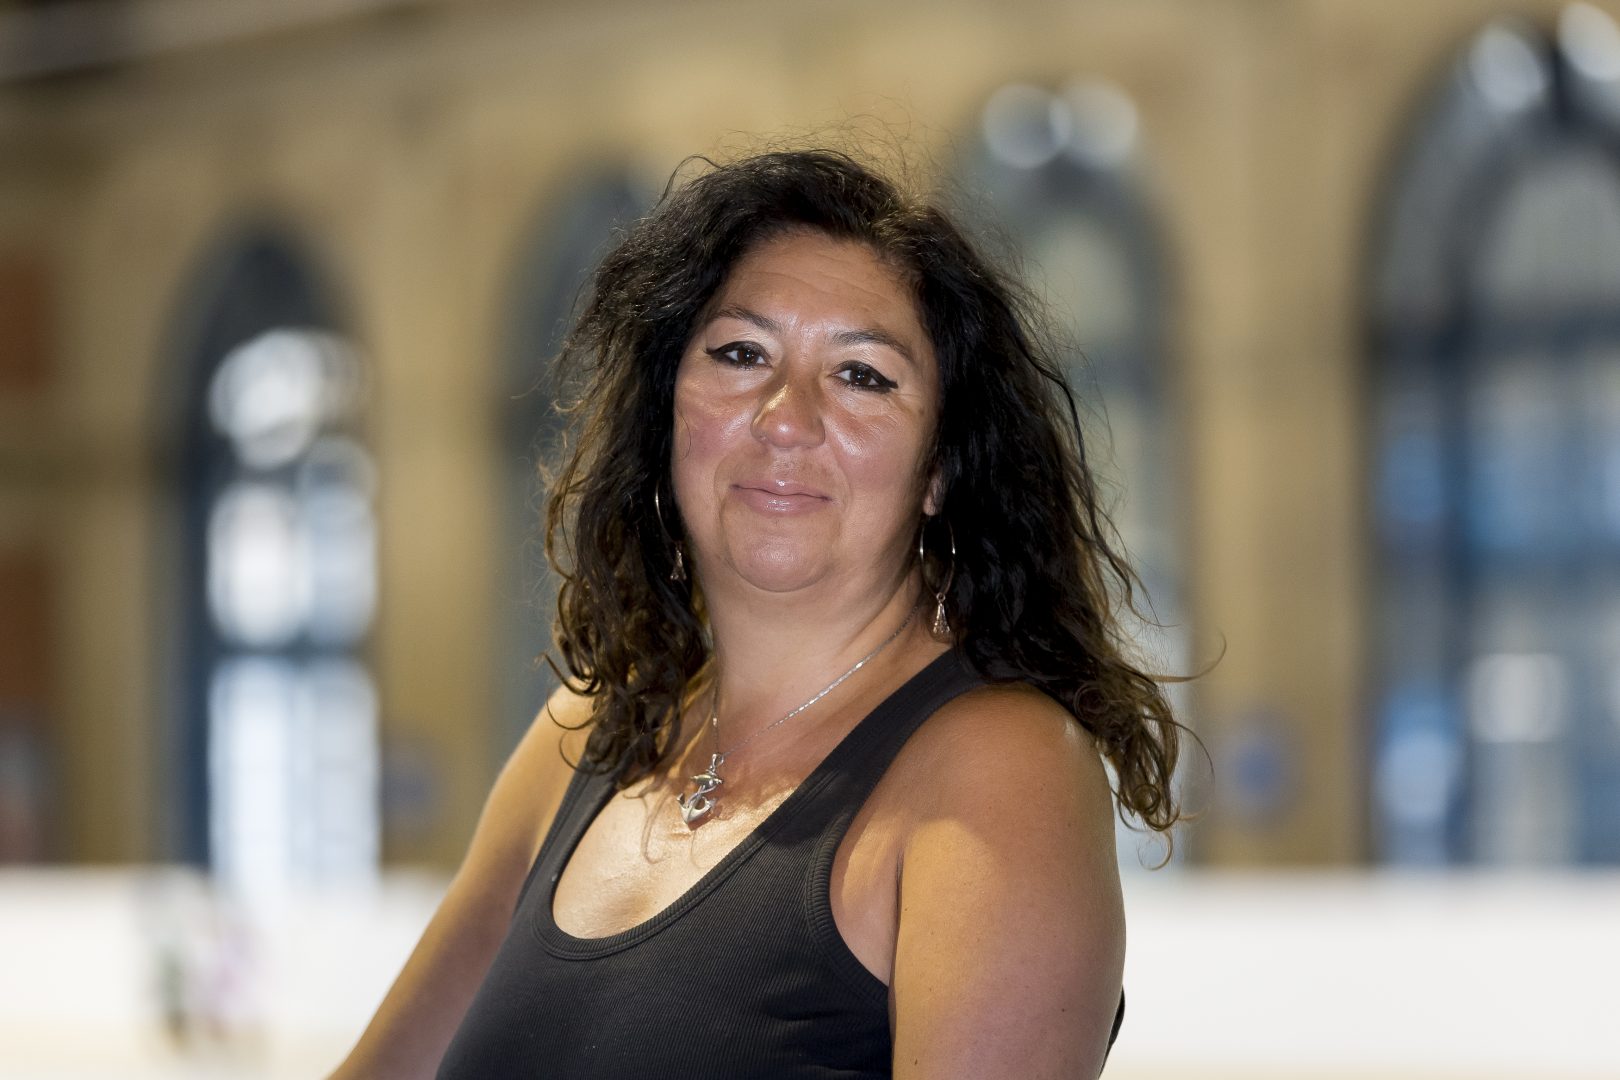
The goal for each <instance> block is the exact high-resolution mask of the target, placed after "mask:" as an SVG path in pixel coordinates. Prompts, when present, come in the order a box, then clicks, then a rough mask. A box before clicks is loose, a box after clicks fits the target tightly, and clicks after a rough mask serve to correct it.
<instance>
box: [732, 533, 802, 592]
mask: <svg viewBox="0 0 1620 1080" xmlns="http://www.w3.org/2000/svg"><path fill="white" fill-rule="evenodd" d="M821 554H822V550H819V549H815V548H813V547H810V546H809V545H805V544H803V543H798V542H787V541H782V540H774V541H769V540H767V541H761V542H759V543H755V544H751V545H747V546H746V547H742V548H740V549H739V550H734V551H733V552H732V553H731V556H732V558H731V565H732V567H733V568H734V569H735V570H736V572H737V576H738V577H741V578H742V579H743V580H744V581H746V582H748V583H749V584H750V585H752V586H754V587H755V588H757V589H762V590H764V591H765V592H774V593H786V592H793V591H795V590H797V589H802V588H804V587H806V586H808V585H813V584H815V583H816V582H817V581H819V580H821V578H822V576H823V573H824V571H825V569H826V567H825V566H824V565H823V562H822V559H821V557H820V556H821Z"/></svg>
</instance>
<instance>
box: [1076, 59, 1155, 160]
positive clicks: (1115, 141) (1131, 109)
mask: <svg viewBox="0 0 1620 1080" xmlns="http://www.w3.org/2000/svg"><path fill="white" fill-rule="evenodd" d="M1063 102H1064V103H1065V104H1066V105H1067V106H1068V111H1069V112H1070V113H1071V114H1072V116H1073V128H1074V131H1073V135H1072V136H1071V137H1070V139H1069V144H1068V150H1069V153H1070V155H1071V156H1072V157H1074V158H1076V159H1077V160H1079V161H1080V162H1081V163H1082V164H1084V165H1090V166H1092V167H1093V168H1100V169H1111V168H1117V167H1118V166H1120V165H1123V164H1124V163H1125V162H1126V161H1128V160H1129V159H1130V156H1131V154H1132V152H1133V151H1134V150H1135V149H1136V139H1137V132H1138V129H1139V126H1140V125H1139V123H1138V120H1137V115H1136V106H1135V105H1133V104H1132V103H1131V99H1130V98H1129V97H1128V96H1127V95H1126V93H1125V91H1123V90H1121V89H1120V88H1119V87H1118V86H1117V85H1115V84H1114V83H1112V82H1109V81H1108V80H1106V79H1084V80H1077V81H1075V82H1071V83H1069V84H1068V85H1067V86H1066V87H1064V89H1063Z"/></svg>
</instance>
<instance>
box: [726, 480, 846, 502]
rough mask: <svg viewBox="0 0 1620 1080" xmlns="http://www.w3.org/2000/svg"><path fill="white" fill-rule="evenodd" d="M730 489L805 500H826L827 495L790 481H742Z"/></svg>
mask: <svg viewBox="0 0 1620 1080" xmlns="http://www.w3.org/2000/svg"><path fill="white" fill-rule="evenodd" d="M732 487H735V488H737V489H739V490H742V491H758V492H762V493H763V494H766V495H771V496H791V497H799V498H806V499H825V498H827V495H826V494H825V493H824V492H821V491H818V490H816V489H815V488H813V487H808V486H807V485H804V484H798V483H794V482H792V481H790V480H759V481H744V482H742V483H737V484H733V485H732Z"/></svg>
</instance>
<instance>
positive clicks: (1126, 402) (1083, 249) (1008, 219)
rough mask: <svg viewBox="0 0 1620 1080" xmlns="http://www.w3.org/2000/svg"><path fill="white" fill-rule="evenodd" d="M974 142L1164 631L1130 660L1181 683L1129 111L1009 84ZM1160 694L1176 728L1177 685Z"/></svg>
mask: <svg viewBox="0 0 1620 1080" xmlns="http://www.w3.org/2000/svg"><path fill="white" fill-rule="evenodd" d="M979 135H980V137H979V139H978V141H977V144H976V149H975V151H974V152H973V154H972V155H971V157H970V159H969V160H968V161H967V162H965V163H964V172H963V177H964V180H965V181H966V185H965V186H966V187H967V188H968V189H969V190H970V191H972V192H983V193H986V195H987V196H988V206H987V207H986V215H985V216H986V217H987V219H988V220H987V221H986V222H985V228H986V230H987V232H988V233H989V234H990V235H991V236H992V237H996V236H1000V237H1004V238H1005V239H1006V240H1008V241H1010V242H1011V246H1012V248H1013V252H1014V254H1015V255H1017V256H1018V257H1019V258H1020V259H1021V260H1022V262H1023V264H1024V270H1025V271H1026V273H1027V274H1028V275H1029V277H1030V279H1031V280H1032V282H1033V284H1034V286H1035V287H1036V288H1037V290H1039V292H1040V294H1041V296H1042V298H1043V300H1044V301H1045V303H1046V305H1047V306H1048V308H1049V309H1050V310H1051V311H1052V312H1053V313H1054V314H1055V315H1056V316H1057V317H1058V318H1059V319H1060V320H1061V321H1062V324H1063V325H1062V330H1063V332H1064V333H1065V335H1066V337H1067V344H1068V346H1069V349H1070V351H1069V352H1068V354H1067V355H1066V356H1065V357H1064V359H1065V361H1066V366H1067V369H1068V371H1067V374H1068V376H1069V381H1070V385H1071V387H1072V388H1073V389H1074V391H1075V395H1076V397H1077V399H1078V401H1079V403H1080V408H1081V422H1082V425H1083V427H1084V430H1085V437H1086V439H1087V451H1088V455H1089V456H1090V458H1091V460H1092V463H1093V464H1094V466H1096V467H1097V469H1098V472H1099V474H1100V477H1101V479H1102V481H1103V483H1104V485H1105V488H1106V490H1107V491H1108V492H1110V493H1111V496H1112V500H1113V503H1112V505H1111V506H1110V512H1111V513H1112V515H1113V518H1114V521H1115V523H1116V524H1117V525H1118V527H1119V531H1120V538H1121V540H1122V541H1123V542H1124V544H1125V548H1126V550H1127V553H1128V555H1129V557H1130V558H1131V560H1132V563H1133V565H1134V566H1135V567H1136V569H1137V571H1138V573H1139V574H1140V575H1141V577H1142V580H1143V583H1144V585H1145V586H1146V589H1147V596H1146V598H1145V603H1144V598H1143V597H1140V596H1138V597H1137V602H1138V604H1139V605H1140V606H1142V607H1143V608H1144V609H1145V610H1148V611H1149V614H1150V615H1151V616H1152V617H1153V618H1155V619H1156V620H1157V621H1158V622H1160V623H1162V624H1164V627H1165V628H1164V629H1160V628H1157V627H1153V626H1150V625H1145V624H1140V623H1137V624H1134V625H1133V626H1132V627H1131V628H1132V629H1133V631H1134V632H1135V636H1136V640H1137V645H1138V646H1139V651H1140V653H1141V659H1142V661H1143V662H1144V663H1145V664H1146V665H1147V666H1148V667H1149V669H1150V670H1154V671H1169V672H1185V671H1186V670H1187V666H1186V665H1187V657H1188V654H1189V646H1188V638H1187V633H1186V626H1185V620H1184V618H1183V614H1182V611H1183V607H1182V605H1183V599H1182V598H1183V595H1184V588H1183V579H1182V572H1183V571H1182V563H1181V545H1180V543H1179V541H1178V536H1177V533H1178V529H1179V526H1180V523H1179V522H1178V520H1177V519H1176V508H1177V507H1178V506H1179V505H1181V500H1180V499H1179V498H1178V496H1177V491H1178V484H1179V482H1180V478H1179V477H1178V476H1177V475H1176V470H1175V462H1176V461H1177V460H1178V429H1177V426H1176V424H1175V422H1174V420H1173V417H1172V416H1171V414H1170V409H1169V400H1168V393H1167V380H1168V378H1169V372H1168V370H1167V361H1168V359H1169V355H1168V354H1169V350H1168V340H1167V338H1168V314H1169V301H1168V297H1167V274H1166V272H1165V266H1164V256H1163V252H1162V248H1161V242H1160V238H1159V235H1158V232H1157V229H1156V227H1155V224H1154V214H1153V209H1152V206H1151V202H1150V199H1149V196H1148V194H1147V183H1146V176H1145V170H1146V165H1145V163H1144V154H1143V150H1142V136H1141V132H1140V125H1139V119H1138V114H1137V111H1136V108H1135V105H1134V104H1133V103H1132V101H1131V99H1130V97H1129V96H1128V95H1127V94H1126V93H1125V92H1124V91H1123V90H1122V89H1121V88H1120V87H1118V86H1116V85H1114V84H1113V83H1110V82H1107V81H1105V80H1096V79H1085V80H1076V81H1074V82H1071V83H1069V84H1068V85H1066V86H1063V87H1059V88H1050V87H1045V86H1036V85H1032V84H1024V83H1017V84H1012V85H1009V86H1005V87H1002V88H1001V89H999V90H998V91H996V92H995V93H994V94H992V95H991V96H990V98H989V99H988V101H987V102H986V104H985V107H984V110H983V112H982V114H981V116H980V125H979ZM1168 690H1169V692H1170V696H1171V698H1172V703H1173V704H1174V705H1176V706H1179V707H1180V708H1181V712H1182V715H1186V702H1185V700H1184V697H1183V694H1182V684H1177V685H1173V686H1171V687H1169V688H1168ZM1119 846H1120V853H1121V859H1122V861H1123V862H1124V863H1125V864H1126V865H1128V866H1135V865H1138V864H1139V863H1140V862H1141V861H1142V856H1145V857H1146V858H1147V860H1148V861H1149V862H1152V861H1155V860H1156V859H1157V857H1158V856H1157V854H1156V851H1155V850H1153V849H1154V842H1152V841H1148V842H1144V839H1143V837H1142V836H1141V835H1140V834H1138V833H1134V832H1122V833H1121V835H1120V844H1119ZM1178 850H1179V849H1178Z"/></svg>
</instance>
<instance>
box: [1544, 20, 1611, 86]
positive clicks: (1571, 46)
mask: <svg viewBox="0 0 1620 1080" xmlns="http://www.w3.org/2000/svg"><path fill="white" fill-rule="evenodd" d="M1558 48H1559V49H1560V50H1561V51H1562V52H1563V54H1564V55H1565V56H1566V57H1568V59H1569V62H1570V65H1571V66H1572V67H1574V68H1575V70H1576V71H1578V72H1580V73H1581V74H1582V75H1584V76H1585V77H1586V78H1588V79H1591V80H1592V81H1594V82H1604V83H1609V82H1616V81H1620V27H1617V26H1616V25H1615V23H1614V20H1613V19H1611V18H1609V16H1608V15H1607V14H1606V13H1604V12H1602V11H1600V10H1598V9H1597V8H1596V7H1593V6H1592V5H1591V4H1584V3H1582V4H1571V5H1569V6H1568V7H1567V8H1565V9H1564V11H1563V14H1562V15H1560V16H1559V17H1558Z"/></svg>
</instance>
